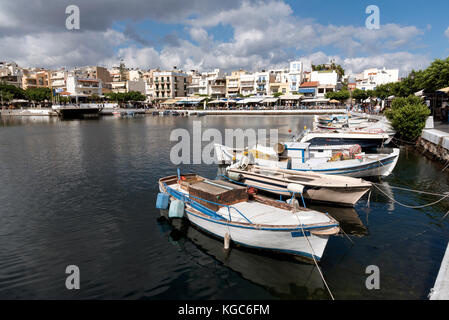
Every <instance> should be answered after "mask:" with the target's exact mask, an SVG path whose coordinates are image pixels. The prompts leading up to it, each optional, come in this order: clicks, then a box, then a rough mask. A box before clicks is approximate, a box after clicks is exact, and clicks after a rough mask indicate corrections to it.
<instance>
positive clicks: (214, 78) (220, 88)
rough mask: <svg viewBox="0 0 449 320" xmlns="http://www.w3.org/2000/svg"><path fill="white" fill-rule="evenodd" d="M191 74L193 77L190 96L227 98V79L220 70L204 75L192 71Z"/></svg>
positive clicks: (189, 91) (204, 73) (189, 90)
mask: <svg viewBox="0 0 449 320" xmlns="http://www.w3.org/2000/svg"><path fill="white" fill-rule="evenodd" d="M189 74H190V75H191V82H190V85H189V87H188V95H189V96H195V95H207V96H211V97H213V98H221V97H225V96H226V78H225V76H224V74H223V72H221V71H220V69H215V70H213V71H211V72H203V73H199V72H197V71H194V70H192V71H191V72H189Z"/></svg>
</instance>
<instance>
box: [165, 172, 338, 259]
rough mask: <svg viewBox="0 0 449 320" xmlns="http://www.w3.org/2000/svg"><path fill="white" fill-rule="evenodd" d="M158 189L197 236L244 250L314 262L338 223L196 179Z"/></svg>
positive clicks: (169, 181) (168, 181)
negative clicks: (180, 210)
mask: <svg viewBox="0 0 449 320" xmlns="http://www.w3.org/2000/svg"><path fill="white" fill-rule="evenodd" d="M159 189H160V191H161V192H162V193H166V194H169V195H170V197H171V199H172V200H180V201H182V202H183V203H184V204H185V215H186V216H187V218H188V220H189V221H190V222H191V223H192V224H194V225H195V226H197V227H198V228H200V229H201V230H203V231H206V232H208V233H211V234H212V235H214V236H216V237H219V238H223V239H225V242H226V239H230V241H231V242H234V243H236V244H240V245H243V246H247V247H250V248H256V249H263V250H269V251H277V252H282V253H287V254H292V255H295V256H299V257H302V258H305V259H309V260H310V259H315V260H316V261H319V260H320V259H321V257H322V256H323V253H324V250H325V248H326V244H327V241H328V239H329V236H331V235H334V234H337V233H338V232H339V230H340V229H339V224H338V222H337V221H336V220H335V219H334V218H332V217H331V216H329V215H327V214H325V213H321V212H318V211H314V210H310V209H306V208H302V207H298V206H297V205H290V204H288V203H286V202H280V201H276V200H274V199H271V198H268V197H264V196H261V195H257V194H254V193H251V194H249V193H248V192H247V191H248V189H247V188H246V187H241V186H238V185H235V184H232V183H229V182H225V181H221V180H208V179H205V178H203V177H200V176H198V175H196V174H187V175H182V176H181V175H178V176H169V177H165V178H162V179H160V180H159ZM178 203H179V202H178ZM172 204H173V202H172Z"/></svg>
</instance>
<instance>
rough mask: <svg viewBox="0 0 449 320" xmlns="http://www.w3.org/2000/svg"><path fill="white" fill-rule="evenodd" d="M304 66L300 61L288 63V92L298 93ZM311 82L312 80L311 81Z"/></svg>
mask: <svg viewBox="0 0 449 320" xmlns="http://www.w3.org/2000/svg"><path fill="white" fill-rule="evenodd" d="M303 72H304V65H303V63H302V62H301V61H292V62H290V68H289V72H288V83H289V90H290V92H298V90H299V87H300V86H301V83H302V82H303ZM312 81H313V80H312Z"/></svg>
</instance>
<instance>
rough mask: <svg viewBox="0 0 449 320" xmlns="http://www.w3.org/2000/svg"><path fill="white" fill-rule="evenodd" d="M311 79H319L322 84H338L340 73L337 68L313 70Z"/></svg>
mask: <svg viewBox="0 0 449 320" xmlns="http://www.w3.org/2000/svg"><path fill="white" fill-rule="evenodd" d="M310 81H317V82H319V83H320V84H322V85H332V86H336V85H337V83H338V74H337V72H336V71H335V70H323V71H312V73H311V75H310Z"/></svg>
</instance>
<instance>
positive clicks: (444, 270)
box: [429, 244, 449, 300]
mask: <svg viewBox="0 0 449 320" xmlns="http://www.w3.org/2000/svg"><path fill="white" fill-rule="evenodd" d="M429 299H430V300H449V244H448V246H447V248H446V253H445V254H444V258H443V262H442V263H441V267H440V271H439V272H438V276H437V280H436V281H435V285H434V286H433V288H432V290H431V291H430V294H429Z"/></svg>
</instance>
